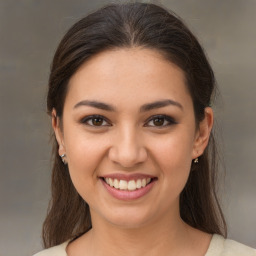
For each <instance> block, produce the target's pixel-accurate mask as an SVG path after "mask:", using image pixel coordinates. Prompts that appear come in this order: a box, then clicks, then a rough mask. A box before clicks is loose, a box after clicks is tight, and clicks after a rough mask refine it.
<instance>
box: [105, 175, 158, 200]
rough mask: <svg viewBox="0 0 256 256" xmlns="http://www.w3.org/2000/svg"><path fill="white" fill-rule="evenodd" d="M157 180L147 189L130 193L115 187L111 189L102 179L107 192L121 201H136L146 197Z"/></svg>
mask: <svg viewBox="0 0 256 256" xmlns="http://www.w3.org/2000/svg"><path fill="white" fill-rule="evenodd" d="M155 181H156V180H153V181H151V182H150V183H149V184H148V185H147V186H146V187H144V188H139V189H136V190H132V191H128V190H119V189H116V188H114V187H110V186H109V185H108V184H107V183H106V182H105V181H104V180H102V179H101V182H102V183H103V185H104V187H105V188H106V189H107V191H108V192H109V193H110V194H111V195H112V196H113V197H115V198H117V199H119V200H126V201H128V200H135V199H138V198H140V197H143V196H144V195H146V194H147V193H148V192H149V191H150V190H151V188H152V187H153V186H154V184H155Z"/></svg>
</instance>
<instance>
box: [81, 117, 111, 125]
mask: <svg viewBox="0 0 256 256" xmlns="http://www.w3.org/2000/svg"><path fill="white" fill-rule="evenodd" d="M94 118H101V119H103V121H105V122H107V123H108V125H100V126H97V125H90V124H88V123H87V122H88V121H89V120H92V119H94ZM80 122H81V123H82V124H85V125H88V126H91V127H96V128H100V127H105V126H111V124H109V123H110V121H109V120H108V119H107V118H106V117H104V116H102V115H90V116H86V117H84V118H82V119H81V121H80Z"/></svg>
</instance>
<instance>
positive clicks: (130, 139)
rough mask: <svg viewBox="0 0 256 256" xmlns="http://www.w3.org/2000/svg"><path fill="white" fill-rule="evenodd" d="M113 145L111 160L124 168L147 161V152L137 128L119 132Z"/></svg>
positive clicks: (110, 152)
mask: <svg viewBox="0 0 256 256" xmlns="http://www.w3.org/2000/svg"><path fill="white" fill-rule="evenodd" d="M111 143H112V145H111V148H110V150H109V159H110V160H111V161H113V162H115V163H117V164H119V165H120V166H122V167H125V168H130V167H134V166H136V165H137V164H139V163H143V162H144V161H146V159H147V150H146V148H145V145H144V144H143V140H142V138H141V136H140V135H139V134H138V133H137V132H136V127H133V128H131V127H130V128H129V127H126V128H124V129H122V131H118V132H117V133H116V136H115V137H114V138H113V141H112V142H111Z"/></svg>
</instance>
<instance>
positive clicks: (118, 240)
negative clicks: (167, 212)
mask: <svg viewBox="0 0 256 256" xmlns="http://www.w3.org/2000/svg"><path fill="white" fill-rule="evenodd" d="M92 220H93V228H92V229H91V230H90V231H89V232H88V233H87V234H85V236H84V239H85V240H87V242H89V241H90V242H89V243H87V246H86V248H87V250H86V251H87V252H88V247H89V246H90V251H91V254H88V255H104V256H108V255H111V256H116V255H118V256H119V255H133V256H137V255H138V256H139V255H140V256H141V255H144V254H145V253H147V255H150V256H155V255H180V254H181V255H182V252H181V251H183V253H184V249H185V247H186V246H187V245H189V243H188V240H189V236H190V235H191V234H190V231H191V228H189V226H188V225H187V224H185V223H184V222H183V221H182V220H181V218H180V217H179V216H178V217H177V216H176V217H175V218H174V217H173V218H171V217H170V216H168V218H167V217H166V218H162V221H161V222H160V221H159V220H158V221H156V222H151V223H150V224H145V225H143V226H140V227H134V228H124V227H119V226H115V225H113V224H111V223H108V222H106V221H104V220H102V219H100V218H99V219H97V221H95V219H92ZM86 238H87V239H86ZM85 240H84V241H85ZM184 245H186V246H184ZM181 248H182V249H181ZM170 252H171V254H170ZM183 255H184V254H183Z"/></svg>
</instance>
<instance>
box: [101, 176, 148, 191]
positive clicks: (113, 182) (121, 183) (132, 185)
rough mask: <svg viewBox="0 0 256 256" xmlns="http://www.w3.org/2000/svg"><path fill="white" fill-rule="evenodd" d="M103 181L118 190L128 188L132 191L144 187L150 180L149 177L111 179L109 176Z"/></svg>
mask: <svg viewBox="0 0 256 256" xmlns="http://www.w3.org/2000/svg"><path fill="white" fill-rule="evenodd" d="M104 180H105V182H106V183H107V184H108V185H109V186H110V187H115V188H116V189H120V190H129V191H133V190H136V189H140V188H144V187H146V185H147V184H148V183H150V182H151V178H144V179H138V180H136V181H135V180H130V181H126V180H118V179H111V178H104Z"/></svg>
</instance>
